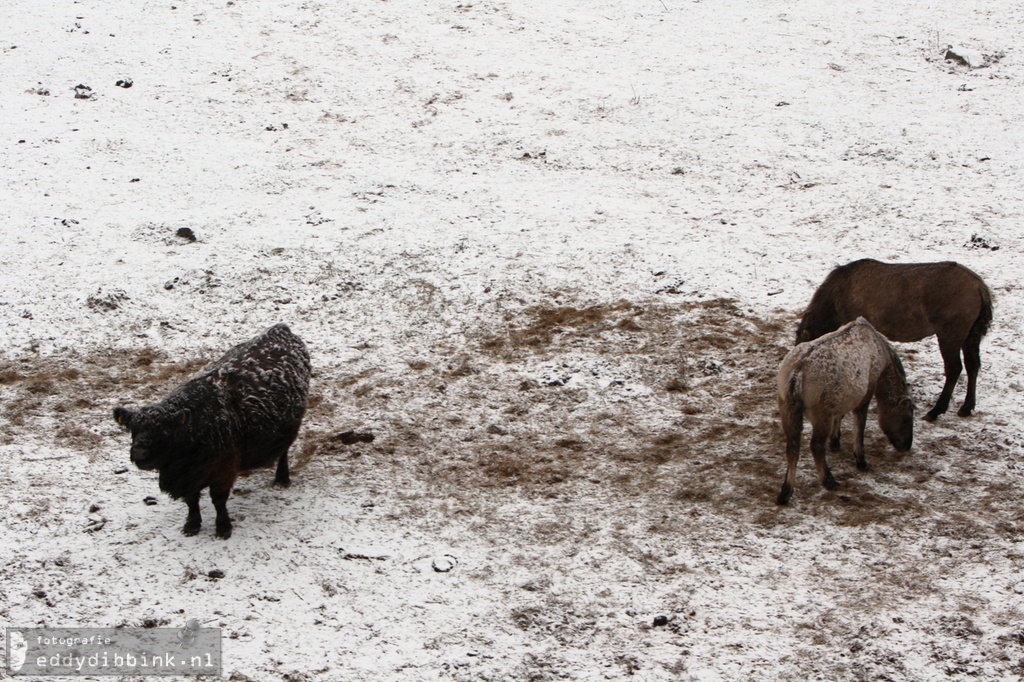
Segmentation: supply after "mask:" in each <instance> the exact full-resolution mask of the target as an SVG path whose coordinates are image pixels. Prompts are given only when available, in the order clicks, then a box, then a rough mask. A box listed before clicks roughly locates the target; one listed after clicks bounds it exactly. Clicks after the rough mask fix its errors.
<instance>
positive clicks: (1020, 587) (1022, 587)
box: [1013, 580, 1024, 594]
mask: <svg viewBox="0 0 1024 682" xmlns="http://www.w3.org/2000/svg"><path fill="white" fill-rule="evenodd" d="M1013 591H1014V592H1016V593H1017V594H1024V580H1022V581H1020V582H1019V583H1017V584H1016V585H1014V586H1013Z"/></svg>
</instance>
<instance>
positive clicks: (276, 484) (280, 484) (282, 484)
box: [274, 478, 292, 488]
mask: <svg viewBox="0 0 1024 682" xmlns="http://www.w3.org/2000/svg"><path fill="white" fill-rule="evenodd" d="M291 484H292V482H291V481H290V480H289V479H287V478H286V479H284V480H283V481H279V480H278V479H276V478H275V479H274V487H275V488H287V487H289V486H290V485H291Z"/></svg>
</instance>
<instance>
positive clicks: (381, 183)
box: [0, 0, 1024, 682]
mask: <svg viewBox="0 0 1024 682" xmlns="http://www.w3.org/2000/svg"><path fill="white" fill-rule="evenodd" d="M1022 26H1024V6H1022V5H1021V4H1020V2H1018V1H1017V0H989V1H987V2H971V1H968V2H952V1H951V0H940V1H931V2H918V3H893V2H882V1H881V0H863V1H862V0H852V1H851V2H846V3H838V2H832V1H827V0H803V1H801V2H781V1H780V0H763V1H761V2H753V1H750V0H698V1H690V0H642V1H639V2H629V3H626V2H610V1H609V0H591V1H587V0H585V1H584V2H574V3H570V2H563V1H561V0H524V1H523V2H515V3H511V2H491V1H489V0H482V1H481V0H463V1H462V2H457V1H456V0H452V1H451V2H441V3H438V2H426V3H423V2H414V1H412V0H369V1H368V2H361V3H345V2H338V3H330V2H315V1H309V2H303V1H301V0H276V1H274V2H271V1H269V0H217V1H216V2H214V1H212V0H209V1H207V0H162V1H161V2H152V1H150V0H141V1H139V2H117V3H110V2H100V1H99V0H81V1H77V2H70V1H64V2H57V1H54V0H39V1H33V2H15V1H14V0H2V2H0V41H2V42H0V83H2V85H3V92H4V99H3V103H2V104H0V112H2V115H0V145H2V149H3V154H2V157H0V169H2V170H0V173H2V175H0V182H2V188H3V191H2V194H0V220H2V223H0V224H2V226H3V227H2V229H3V236H4V240H3V248H2V249H0V282H2V287H0V429H2V430H0V490H2V493H0V495H2V498H0V499H3V501H4V503H5V504H4V506H5V508H6V511H5V514H4V516H5V519H4V532H3V534H2V539H0V543H2V544H0V547H2V549H3V552H2V560H0V623H2V624H3V625H10V626H21V627H32V626H43V625H47V626H68V627H72V626H80V627H86V626H89V627H100V626H104V627H105V626H118V625H122V626H143V625H146V626H152V625H161V626H167V627H180V626H182V625H183V624H184V622H185V620H186V619H188V618H195V619H198V620H199V621H201V622H202V623H204V624H206V625H208V626H211V627H214V626H216V627H220V628H222V629H223V633H224V653H225V666H224V676H225V677H226V678H228V679H230V680H235V681H246V680H259V681H261V682H262V681H264V680H287V681H289V682H300V681H302V682H304V681H313V680H317V681H319V680H433V679H440V680H537V681H539V680H557V679H579V680H603V679H622V678H626V677H629V676H633V677H634V678H636V679H643V680H675V679H682V680H687V679H694V680H738V679H765V680H778V679H783V680H861V679H864V680H875V679H883V680H940V679H1019V678H1020V677H1021V676H1022V675H1024V621H1022V618H1024V544H1022V543H1024V508H1022V503H1021V499H1022V493H1024V464H1022V454H1024V436H1022V435H1021V432H1020V429H1019V427H1018V423H1019V420H1020V418H1021V416H1022V415H1024V380H1022V379H1021V368H1022V361H1024V354H1022V352H1021V334H1020V330H1021V326H1022V315H1024V306H1022V304H1021V300H1020V296H1019V294H1018V291H1017V289H1018V282H1019V280H1020V276H1021V274H1022V271H1024V264H1022V261H1021V255H1020V254H1021V253H1022V250H1024V242H1022V232H1021V227H1022V222H1021V214H1022V208H1024V206H1022V203H1024V110H1022V106H1021V105H1022V103H1024V88H1022V83H1024V59H1022V58H1024V53H1022V48H1021V44H1020V40H1021V36H1022V33H1021V27H1022ZM949 45H956V46H958V47H960V48H963V52H964V54H966V55H968V57H969V58H971V59H973V60H974V67H972V66H970V65H965V64H962V63H959V62H957V61H951V60H945V59H944V56H945V54H946V49H947V47H948V46H949ZM126 85H130V87H125V86H126ZM76 86H78V87H76ZM184 228H187V230H191V233H189V232H188V231H187V230H185V229H184ZM179 233H180V234H181V235H185V236H179ZM189 234H191V235H192V236H193V237H194V241H193V240H191V239H190V238H188V236H189ZM861 257H874V258H879V259H882V260H892V261H904V262H912V261H929V260H956V261H959V262H961V263H963V264H965V265H967V266H968V267H970V268H972V269H973V270H975V271H976V272H978V273H979V274H980V275H981V276H982V277H984V278H985V280H986V281H987V282H988V284H989V286H990V287H991V288H992V290H993V292H994V294H995V298H996V309H995V321H994V323H993V325H992V328H991V330H990V332H989V334H988V336H987V337H986V339H985V342H984V343H983V346H982V361H983V367H982V374H981V379H980V383H979V390H978V409H977V411H976V414H975V416H973V417H971V418H969V419H961V418H958V417H957V416H956V415H955V408H956V407H957V406H959V403H960V401H962V399H963V387H962V386H961V387H960V388H959V390H958V391H957V393H956V394H955V398H954V406H953V407H954V409H953V410H951V411H950V412H949V413H948V414H947V415H945V416H943V417H942V418H941V419H940V420H939V421H938V422H936V423H934V424H929V423H925V422H923V421H918V423H917V426H916V433H915V441H914V448H913V450H912V451H911V452H909V453H906V454H901V453H896V452H895V451H894V450H893V449H892V448H891V446H889V445H888V443H887V442H886V441H885V439H884V437H882V436H881V434H880V432H879V430H878V429H877V426H876V425H875V424H874V423H873V420H872V421H871V422H869V429H868V439H867V441H868V442H867V447H868V459H869V461H870V462H871V463H872V469H871V471H870V472H866V473H862V472H859V471H857V470H856V469H855V467H854V466H853V464H854V462H853V455H852V452H851V449H850V445H849V443H846V444H844V451H843V452H842V453H838V454H835V455H832V456H831V457H830V462H831V465H832V468H833V471H834V472H835V474H836V477H837V479H838V480H839V481H840V488H839V490H838V491H837V492H836V493H824V492H822V491H821V490H820V489H819V488H818V486H817V484H816V482H815V479H814V472H813V466H812V464H811V461H810V456H809V454H807V453H805V456H804V458H803V460H802V461H801V467H800V473H799V486H798V488H797V490H796V493H795V495H794V497H793V500H792V502H791V503H790V505H789V507H786V508H779V507H777V506H776V505H775V503H774V498H775V494H776V493H777V492H778V487H779V485H780V484H781V478H782V472H783V470H784V463H783V455H782V439H781V434H780V432H779V428H778V424H777V417H776V414H775V399H774V395H773V380H774V375H775V371H776V369H777V367H778V363H779V361H780V360H781V358H782V357H783V355H785V353H786V352H787V350H788V349H789V348H790V346H791V344H792V339H793V333H794V330H795V325H796V321H797V319H798V317H799V314H800V312H801V311H802V309H803V307H804V306H805V305H806V303H807V301H808V300H809V298H810V295H811V293H812V292H813V290H814V288H815V287H816V286H817V284H818V283H820V281H821V280H822V279H823V278H824V277H825V275H826V274H827V273H828V271H829V270H830V269H831V268H833V267H834V266H835V265H838V264H841V263H844V262H847V261H851V260H854V259H856V258H861ZM277 322H286V323H288V324H289V325H290V326H291V328H292V329H293V330H294V331H295V332H296V333H298V334H299V335H300V336H302V337H303V338H304V339H305V340H306V342H307V344H308V346H309V348H310V352H311V354H312V357H313V363H314V369H315V374H314V379H313V381H314V383H313V389H312V393H313V395H312V399H311V405H310V411H309V414H308V417H307V421H306V423H305V425H304V427H303V430H302V432H301V433H300V436H299V441H298V442H297V443H296V445H295V447H294V449H293V456H292V463H293V475H292V480H293V484H292V487H291V488H290V489H287V490H277V489H273V488H271V487H270V481H271V478H272V472H270V471H266V472H262V471H261V472H256V473H255V474H253V475H252V476H249V477H246V478H244V479H241V480H240V481H239V483H238V485H237V487H236V490H235V493H234V494H233V495H232V497H231V499H230V500H229V502H228V506H229V509H230V510H231V512H232V514H233V516H234V518H235V530H234V535H233V536H232V537H231V539H230V540H227V541H221V540H217V539H216V538H214V536H213V524H212V519H213V510H212V507H211V506H210V505H209V501H208V500H204V515H205V516H206V524H205V525H204V528H203V531H202V532H201V533H200V534H199V535H198V536H196V537H184V536H183V535H181V534H180V532H179V529H180V527H181V525H182V523H183V522H184V518H185V506H184V504H182V503H180V502H175V501H172V500H170V499H169V498H167V497H165V496H163V495H161V494H160V493H159V492H158V490H157V484H156V480H155V476H154V475H153V474H149V473H144V472H141V471H138V470H137V469H135V468H134V467H133V466H131V465H130V463H129V461H128V441H129V438H128V435H127V434H125V433H123V432H122V431H121V430H120V428H119V427H118V426H117V424H116V423H115V422H114V420H113V419H112V417H111V412H112V410H113V408H114V407H115V406H117V405H121V404H131V405H139V404H143V403H147V402H153V401H156V400H159V399H160V398H161V397H162V396H163V395H165V394H166V393H167V392H168V391H169V390H170V389H171V388H172V387H173V386H175V385H177V384H178V383H180V382H181V381H183V380H184V379H185V378H187V377H188V376H189V375H190V373H192V372H194V371H195V370H197V369H198V368H199V367H200V366H201V365H202V364H203V363H204V362H206V361H208V360H211V359H213V358H215V357H217V356H218V355H220V354H221V353H222V352H223V351H224V350H226V349H227V348H228V347H230V346H231V345H233V344H235V343H237V342H239V341H241V340H244V339H246V338H248V337H250V336H252V335H254V334H256V333H257V332H259V331H261V330H262V329H264V328H265V327H267V326H270V325H271V324H274V323H277ZM899 350H900V352H901V354H902V355H903V357H904V361H905V363H906V366H907V370H908V374H909V378H910V381H911V384H912V389H913V393H914V396H915V399H916V401H917V402H918V405H919V408H920V412H921V413H922V414H923V412H924V410H925V409H927V408H928V407H930V406H931V404H932V403H933V402H934V400H935V397H936V396H937V395H938V391H939V388H940V387H941V383H942V364H941V361H940V358H939V354H938V350H937V347H936V344H935V340H934V339H928V340H925V341H922V342H919V343H916V344H902V345H900V346H899ZM349 430H356V431H369V432H372V433H373V434H374V435H375V436H376V439H375V440H374V442H372V443H360V444H356V445H343V444H341V443H340V442H339V440H338V438H337V436H338V434H340V433H342V432H345V431H349ZM151 495H152V496H156V497H157V501H158V504H156V505H154V506H149V505H147V504H145V503H144V501H143V500H144V498H146V497H147V496H151ZM437 568H441V569H447V568H450V569H451V570H447V571H443V572H442V571H439V570H437ZM659 616H662V617H664V618H662V619H659V620H658V623H663V624H659V625H655V618H656V617H659ZM0 676H2V673H0Z"/></svg>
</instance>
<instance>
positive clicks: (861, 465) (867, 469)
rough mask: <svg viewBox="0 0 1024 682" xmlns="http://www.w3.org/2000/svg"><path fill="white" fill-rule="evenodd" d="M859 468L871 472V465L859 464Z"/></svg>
mask: <svg viewBox="0 0 1024 682" xmlns="http://www.w3.org/2000/svg"><path fill="white" fill-rule="evenodd" d="M857 468H858V469H860V470H861V471H870V470H871V465H870V464H868V463H867V462H857Z"/></svg>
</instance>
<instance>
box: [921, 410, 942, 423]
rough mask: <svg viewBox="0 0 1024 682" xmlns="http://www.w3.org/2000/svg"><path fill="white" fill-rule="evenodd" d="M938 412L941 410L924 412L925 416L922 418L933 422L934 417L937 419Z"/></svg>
mask: <svg viewBox="0 0 1024 682" xmlns="http://www.w3.org/2000/svg"><path fill="white" fill-rule="evenodd" d="M940 414H942V413H941V412H929V413H928V414H926V415H925V416H924V417H923V419H924V420H925V421H926V422H933V421H935V420H936V419H938V418H939V415H940Z"/></svg>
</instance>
